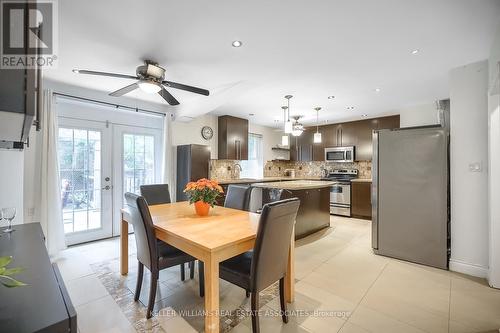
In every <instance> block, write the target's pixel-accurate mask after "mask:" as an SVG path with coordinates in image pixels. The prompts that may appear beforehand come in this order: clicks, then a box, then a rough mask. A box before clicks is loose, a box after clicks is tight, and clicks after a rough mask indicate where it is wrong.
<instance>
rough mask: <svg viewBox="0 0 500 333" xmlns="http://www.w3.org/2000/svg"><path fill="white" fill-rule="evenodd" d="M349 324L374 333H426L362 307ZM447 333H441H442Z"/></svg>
mask: <svg viewBox="0 0 500 333" xmlns="http://www.w3.org/2000/svg"><path fill="white" fill-rule="evenodd" d="M348 322H349V323H352V324H354V325H357V326H359V327H362V328H364V329H366V330H368V331H369V332H373V333H424V332H425V331H422V330H420V329H418V328H416V327H412V326H410V325H407V324H405V323H403V322H401V321H398V320H396V319H394V318H391V317H389V316H387V315H385V314H383V313H380V312H377V311H374V310H372V309H369V308H367V307H364V306H362V305H360V306H359V307H358V308H356V310H355V311H354V313H353V314H352V316H351V317H350V318H349V320H348ZM444 332H447V330H446V331H441V333H444Z"/></svg>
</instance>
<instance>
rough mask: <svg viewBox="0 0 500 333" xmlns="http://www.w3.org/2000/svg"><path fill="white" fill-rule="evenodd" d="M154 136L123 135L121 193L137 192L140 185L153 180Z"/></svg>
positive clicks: (151, 182)
mask: <svg viewBox="0 0 500 333" xmlns="http://www.w3.org/2000/svg"><path fill="white" fill-rule="evenodd" d="M154 165H155V156H154V136H152V135H135V134H124V135H123V173H124V175H123V193H125V192H132V193H136V194H139V192H140V190H139V187H140V186H141V185H146V184H153V183H154V182H155V168H154Z"/></svg>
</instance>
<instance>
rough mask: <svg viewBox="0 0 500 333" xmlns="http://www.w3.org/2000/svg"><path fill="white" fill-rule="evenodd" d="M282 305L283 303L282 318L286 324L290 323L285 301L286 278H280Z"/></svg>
mask: <svg viewBox="0 0 500 333" xmlns="http://www.w3.org/2000/svg"><path fill="white" fill-rule="evenodd" d="M280 305H281V319H283V322H284V323H285V324H286V323H288V315H287V313H286V302H285V278H281V279H280Z"/></svg>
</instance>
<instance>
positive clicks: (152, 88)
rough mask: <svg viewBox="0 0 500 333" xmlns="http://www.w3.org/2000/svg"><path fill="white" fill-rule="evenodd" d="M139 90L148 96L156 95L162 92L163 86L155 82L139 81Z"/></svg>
mask: <svg viewBox="0 0 500 333" xmlns="http://www.w3.org/2000/svg"><path fill="white" fill-rule="evenodd" d="M138 84H139V88H141V90H142V91H144V92H145V93H148V94H156V93H158V92H159V91H160V90H161V85H160V84H159V83H158V82H154V81H139V82H138Z"/></svg>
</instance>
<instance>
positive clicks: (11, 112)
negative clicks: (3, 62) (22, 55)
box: [0, 69, 40, 149]
mask: <svg viewBox="0 0 500 333" xmlns="http://www.w3.org/2000/svg"><path fill="white" fill-rule="evenodd" d="M39 74H40V73H39V71H37V70H35V69H1V70H0V148H2V149H23V148H24V144H25V143H26V142H27V140H28V137H29V132H30V129H31V127H32V126H33V125H37V126H38V121H36V120H35V117H36V116H37V109H38V108H37V104H38V96H37V95H38V94H37V86H38V84H37V83H38V82H37V81H39V80H38V78H39Z"/></svg>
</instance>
